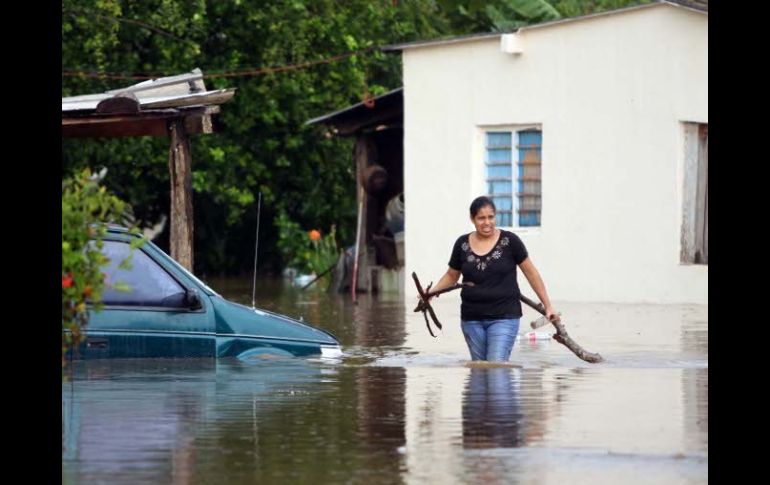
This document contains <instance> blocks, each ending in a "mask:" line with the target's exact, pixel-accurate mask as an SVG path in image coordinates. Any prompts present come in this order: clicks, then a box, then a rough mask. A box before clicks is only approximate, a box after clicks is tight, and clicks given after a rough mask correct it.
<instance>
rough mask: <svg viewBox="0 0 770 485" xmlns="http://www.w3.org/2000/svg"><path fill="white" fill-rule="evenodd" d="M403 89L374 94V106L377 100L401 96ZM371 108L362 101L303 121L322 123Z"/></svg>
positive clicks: (311, 123) (309, 123)
mask: <svg viewBox="0 0 770 485" xmlns="http://www.w3.org/2000/svg"><path fill="white" fill-rule="evenodd" d="M403 90H404V88H403V87H400V88H396V89H394V90H392V91H389V92H387V93H385V94H381V95H379V96H376V97H375V98H374V106H375V107H377V106H379V105H380V103H379V102H381V101H386V100H389V99H390V98H396V97H400V96H401V92H402V91H403ZM370 109H371V108H368V107H365V105H364V103H363V101H362V102H360V103H356V104H354V105H351V106H348V107H347V108H342V109H340V110H337V111H334V112H332V113H327V114H325V115H322V116H319V117H317V118H313V119H312V120H307V121H306V122H305V124H306V125H313V124H316V123H323V122H327V121H333V120H334V119H335V118H340V117H343V116H345V115H348V114H353V112H354V111H359V110H367V111H368V110H370Z"/></svg>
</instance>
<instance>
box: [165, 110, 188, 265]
mask: <svg viewBox="0 0 770 485" xmlns="http://www.w3.org/2000/svg"><path fill="white" fill-rule="evenodd" d="M168 130H169V134H170V136H171V146H170V147H169V154H168V170H169V175H170V178H171V225H170V231H171V234H170V244H169V245H170V248H171V257H172V258H174V259H175V260H177V262H179V264H181V265H182V266H184V267H185V268H187V269H188V270H190V271H191V272H192V270H193V204H192V169H191V156H190V138H189V137H188V135H187V132H186V130H185V127H184V121H183V120H182V119H174V120H171V121H169V122H168Z"/></svg>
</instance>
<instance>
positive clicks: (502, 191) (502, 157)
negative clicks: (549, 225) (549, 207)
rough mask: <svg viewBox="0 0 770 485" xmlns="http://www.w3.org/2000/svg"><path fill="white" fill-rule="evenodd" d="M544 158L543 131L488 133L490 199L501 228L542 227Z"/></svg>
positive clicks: (486, 156) (487, 162) (488, 186)
mask: <svg viewBox="0 0 770 485" xmlns="http://www.w3.org/2000/svg"><path fill="white" fill-rule="evenodd" d="M541 154H542V132H541V131H540V130H535V129H528V130H521V131H488V132H486V143H485V157H484V162H485V165H486V183H487V195H488V196H489V197H490V198H491V199H492V201H493V202H494V203H495V206H496V207H497V224H498V225H499V226H503V227H514V226H518V227H532V226H540V212H541V199H542V192H541V160H542V156H541ZM514 165H515V166H516V171H515V178H514V170H513V167H514ZM514 187H515V191H514Z"/></svg>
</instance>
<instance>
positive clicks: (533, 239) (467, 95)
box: [386, 1, 708, 304]
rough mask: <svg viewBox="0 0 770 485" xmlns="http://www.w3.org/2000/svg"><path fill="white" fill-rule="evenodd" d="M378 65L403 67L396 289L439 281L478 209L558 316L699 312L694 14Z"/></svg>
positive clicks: (684, 7)
mask: <svg viewBox="0 0 770 485" xmlns="http://www.w3.org/2000/svg"><path fill="white" fill-rule="evenodd" d="M386 50H390V51H400V52H401V53H402V56H403V73H404V74H403V76H404V79H403V80H404V89H403V123H404V125H403V126H404V129H403V132H404V138H403V157H404V159H403V163H404V167H403V184H404V185H403V187H404V200H405V211H404V212H405V220H404V234H405V237H404V258H405V269H406V271H405V273H406V274H405V277H407V278H408V279H410V280H411V278H409V277H408V275H409V274H411V272H412V271H416V272H417V274H418V275H419V276H420V278H421V279H422V280H424V281H425V282H427V281H429V280H437V279H438V277H439V276H440V275H441V274H443V272H444V271H445V269H446V267H447V262H448V260H449V255H450V251H451V248H452V244H453V242H454V240H455V238H456V237H457V236H459V235H460V234H463V233H467V232H470V231H472V230H473V226H472V225H471V223H470V221H469V218H468V206H469V204H470V202H471V200H472V199H473V198H474V197H476V196H478V195H490V196H491V197H493V198H494V200H495V202H496V204H497V206H498V226H499V227H503V228H506V229H509V230H511V231H513V232H515V233H516V234H518V235H519V237H521V239H522V240H523V241H524V243H525V245H526V246H527V248H528V250H529V253H530V256H531V258H532V260H533V262H534V263H535V264H536V265H537V267H538V268H539V269H540V271H541V273H542V275H543V277H544V279H545V281H546V284H547V287H548V290H549V293H550V294H551V297H552V298H553V299H554V300H557V301H558V300H562V301H612V302H652V303H699V304H706V303H708V190H707V184H708V7H707V3H706V2H688V3H687V4H684V3H683V2H665V1H661V2H658V3H652V4H647V5H643V6H637V7H631V8H626V9H621V10H614V11H609V12H604V13H601V14H595V15H589V16H585V17H578V18H571V19H565V20H560V21H555V22H549V23H545V24H538V25H533V26H528V27H524V28H520V29H519V30H518V31H516V32H514V33H509V34H484V35H476V36H469V37H461V38H454V39H445V40H438V41H428V42H415V43H409V44H400V45H394V46H388V47H387V48H386ZM407 283H411V281H409V282H407ZM520 285H521V286H522V288H523V289H524V291H525V293H527V294H530V295H532V292H531V290H530V289H529V287H528V285H527V283H526V281H525V280H524V278H523V277H520ZM409 287H410V288H411V285H410V286H409ZM408 293H411V292H409V291H408ZM453 295H454V294H453ZM533 296H534V295H533ZM454 297H457V295H454Z"/></svg>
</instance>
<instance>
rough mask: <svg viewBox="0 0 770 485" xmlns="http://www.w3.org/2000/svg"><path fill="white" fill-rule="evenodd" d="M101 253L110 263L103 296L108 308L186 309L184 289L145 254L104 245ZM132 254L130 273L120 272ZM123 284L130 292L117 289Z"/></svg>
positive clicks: (124, 245) (113, 244)
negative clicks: (154, 307) (121, 306)
mask: <svg viewBox="0 0 770 485" xmlns="http://www.w3.org/2000/svg"><path fill="white" fill-rule="evenodd" d="M102 252H103V253H104V254H105V255H106V256H107V257H108V258H109V259H110V262H109V264H108V265H107V267H106V268H105V269H104V270H103V271H104V273H105V274H106V275H107V285H106V287H105V289H104V292H103V293H102V301H103V302H104V304H105V305H131V306H162V307H182V306H184V305H185V289H184V288H183V287H182V286H181V285H180V284H179V283H177V281H176V280H175V279H174V278H172V277H171V275H169V274H168V273H167V272H166V271H165V270H164V269H163V268H162V267H161V266H160V265H159V264H158V263H156V262H155V261H154V260H153V259H152V258H150V257H149V256H147V254H145V253H144V252H143V251H141V250H139V249H136V250H134V251H133V253H132V252H131V250H130V246H129V245H128V244H127V243H124V242H118V241H104V247H103V248H102ZM129 254H131V255H132V256H131V260H130V261H131V269H121V268H119V267H118V266H119V265H120V263H121V262H122V261H123V260H124V259H126V257H128V255H129ZM116 283H123V284H125V285H127V286H128V287H129V291H120V290H119V289H117V288H115V284H116Z"/></svg>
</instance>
